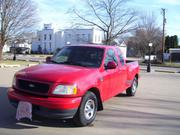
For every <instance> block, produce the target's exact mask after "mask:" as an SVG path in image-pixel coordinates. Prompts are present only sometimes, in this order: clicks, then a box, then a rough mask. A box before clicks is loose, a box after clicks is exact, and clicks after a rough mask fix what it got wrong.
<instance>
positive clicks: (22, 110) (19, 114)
mask: <svg viewBox="0 0 180 135" xmlns="http://www.w3.org/2000/svg"><path fill="white" fill-rule="evenodd" d="M22 118H29V119H30V120H32V104H31V103H29V102H24V101H20V102H19V104H18V108H17V111H16V119H17V120H21V119H22Z"/></svg>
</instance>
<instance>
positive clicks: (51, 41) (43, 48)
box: [32, 24, 55, 53]
mask: <svg viewBox="0 0 180 135" xmlns="http://www.w3.org/2000/svg"><path fill="white" fill-rule="evenodd" d="M54 50H55V36H54V30H53V29H52V26H51V24H44V29H43V30H41V31H38V32H37V37H36V38H35V39H33V41H32V51H39V52H43V53H50V52H53V51H54Z"/></svg>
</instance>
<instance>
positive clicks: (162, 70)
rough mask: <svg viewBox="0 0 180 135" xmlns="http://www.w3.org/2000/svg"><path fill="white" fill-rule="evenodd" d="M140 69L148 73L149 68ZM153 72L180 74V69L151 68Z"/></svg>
mask: <svg viewBox="0 0 180 135" xmlns="http://www.w3.org/2000/svg"><path fill="white" fill-rule="evenodd" d="M140 69H141V70H142V71H146V70H147V66H142V65H140ZM151 71H152V72H165V73H180V68H173V67H157V66H151Z"/></svg>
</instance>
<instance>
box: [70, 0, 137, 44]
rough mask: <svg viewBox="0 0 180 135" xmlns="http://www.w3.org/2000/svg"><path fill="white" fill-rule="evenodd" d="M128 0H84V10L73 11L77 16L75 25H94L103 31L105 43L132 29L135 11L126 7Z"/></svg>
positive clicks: (133, 27)
mask: <svg viewBox="0 0 180 135" xmlns="http://www.w3.org/2000/svg"><path fill="white" fill-rule="evenodd" d="M127 1H128V0H86V7H85V8H84V9H85V11H82V10H81V11H80V10H77V9H74V10H73V13H75V15H76V16H77V17H78V19H80V20H78V23H77V25H83V26H96V27H97V28H99V29H100V30H102V31H103V32H104V37H105V41H104V42H105V44H111V42H112V41H113V40H114V39H116V38H118V37H119V36H120V35H121V34H124V33H128V32H130V31H132V30H134V29H135V28H136V27H135V23H134V22H135V20H136V12H135V11H134V10H132V9H129V8H127V6H126V2H127Z"/></svg>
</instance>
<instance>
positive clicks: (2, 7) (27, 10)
mask: <svg viewBox="0 0 180 135" xmlns="http://www.w3.org/2000/svg"><path fill="white" fill-rule="evenodd" d="M36 23H37V18H36V7H35V5H34V4H33V2H32V0H0V60H1V59H2V50H3V47H4V45H5V44H6V43H7V42H12V41H14V40H16V39H19V38H22V37H23V33H26V32H29V31H31V30H32V29H31V28H32V27H33V26H34V25H35V24H36Z"/></svg>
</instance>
